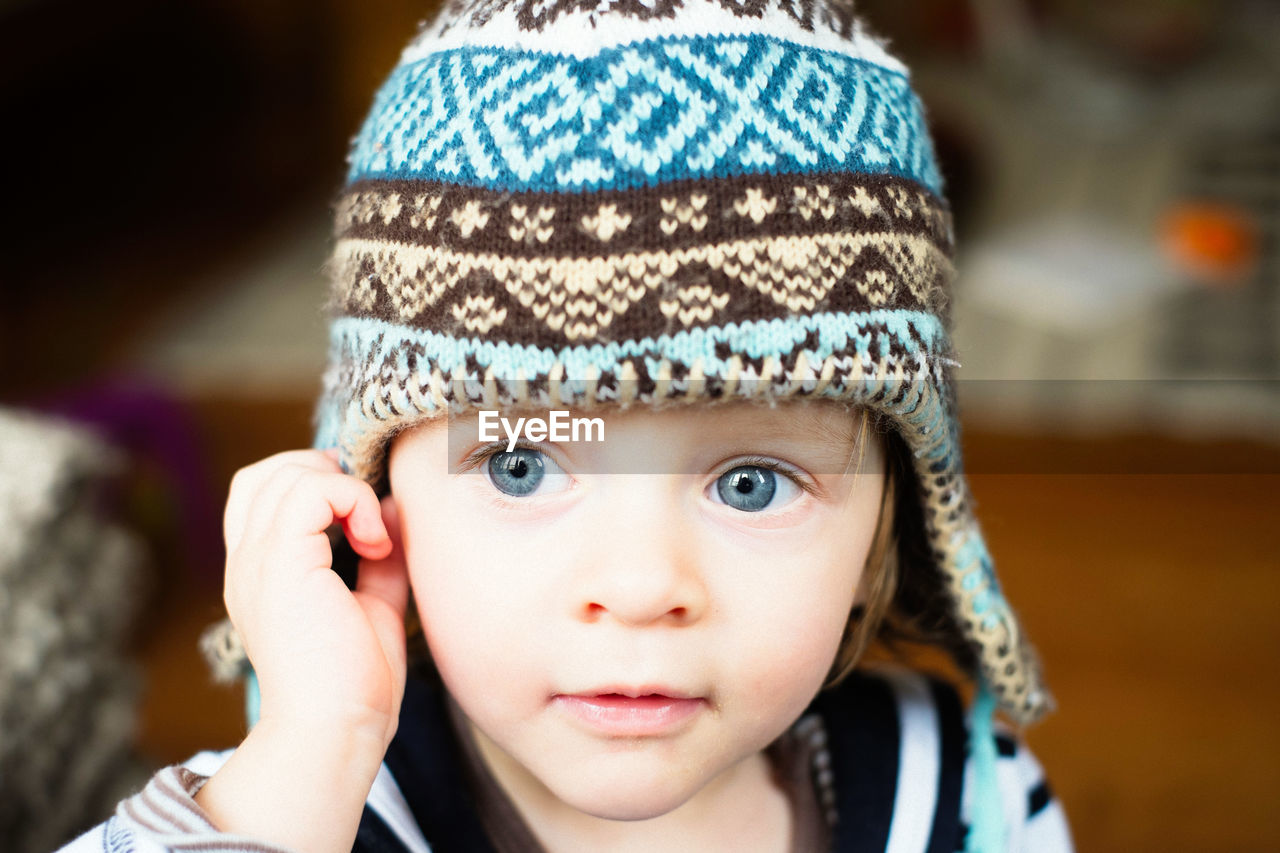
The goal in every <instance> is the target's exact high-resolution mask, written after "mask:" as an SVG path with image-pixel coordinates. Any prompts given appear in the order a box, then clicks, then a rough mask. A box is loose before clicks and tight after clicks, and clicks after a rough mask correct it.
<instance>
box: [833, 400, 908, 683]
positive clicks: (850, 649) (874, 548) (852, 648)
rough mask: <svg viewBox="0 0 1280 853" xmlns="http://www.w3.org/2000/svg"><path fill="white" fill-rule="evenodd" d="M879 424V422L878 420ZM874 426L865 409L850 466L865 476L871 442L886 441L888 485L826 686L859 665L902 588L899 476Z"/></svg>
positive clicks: (883, 467)
mask: <svg viewBox="0 0 1280 853" xmlns="http://www.w3.org/2000/svg"><path fill="white" fill-rule="evenodd" d="M875 423H876V424H877V425H878V422H875ZM872 425H873V418H872V417H871V416H870V415H869V414H868V413H867V412H866V411H865V410H864V411H863V412H862V413H861V423H860V425H859V427H858V439H857V447H856V450H855V454H854V456H853V457H851V459H850V467H855V468H856V471H855V475H856V476H861V475H862V473H863V472H862V463H863V461H864V460H865V458H866V445H867V441H868V440H871V439H873V438H874V440H877V441H881V442H882V447H881V454H880V457H881V462H882V465H881V471H880V472H879V473H881V474H882V475H883V476H884V487H883V488H882V489H881V491H880V513H879V517H878V518H877V519H876V529H875V532H874V533H873V534H872V538H871V549H870V550H869V551H868V552H867V559H866V563H865V564H864V566H863V570H862V574H861V576H860V577H859V579H858V585H859V587H860V588H861V589H862V592H863V595H862V601H861V602H860V603H858V604H855V605H854V606H853V609H852V610H850V612H849V619H848V621H847V622H846V623H845V627H844V635H843V637H841V640H840V647H839V649H838V650H837V651H836V657H835V661H834V662H833V663H832V665H831V672H830V673H829V674H828V676H827V681H826V684H825V685H824V687H831V686H833V685H835V684H838V683H839V682H840V681H841V680H842V679H844V678H845V677H846V676H847V675H848V674H849V673H850V672H852V671H853V670H854V669H855V668H856V667H857V665H858V663H859V662H860V661H861V660H862V658H863V657H864V656H865V655H866V653H867V649H869V648H870V647H871V644H872V642H873V641H874V640H875V639H876V637H877V635H878V634H879V632H880V628H881V626H882V625H883V624H884V623H885V619H886V617H887V616H888V615H889V610H890V608H891V606H892V604H893V599H894V596H895V594H896V593H897V590H898V574H899V563H898V548H897V543H898V537H897V535H896V531H895V525H894V520H895V515H896V513H895V506H896V504H897V500H896V498H897V489H896V487H895V482H896V480H897V477H896V476H895V474H894V471H893V466H892V465H890V459H889V452H890V448H889V447H888V443H887V442H883V441H882V439H880V435H879V432H880V431H879V430H878V429H872Z"/></svg>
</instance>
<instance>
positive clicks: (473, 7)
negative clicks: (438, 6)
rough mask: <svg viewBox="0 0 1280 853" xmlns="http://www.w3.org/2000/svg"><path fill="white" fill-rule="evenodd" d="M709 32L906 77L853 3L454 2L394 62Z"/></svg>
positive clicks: (566, 50)
mask: <svg viewBox="0 0 1280 853" xmlns="http://www.w3.org/2000/svg"><path fill="white" fill-rule="evenodd" d="M584 32H589V33H590V34H591V35H590V38H583V37H582V34H583V33H584ZM710 35H718V36H751V35H768V36H774V37H776V38H781V39H786V40H788V41H793V42H796V43H798V44H805V45H809V46H811V47H815V48H819V49H822V50H831V51H836V52H838V53H841V54H844V55H845V56H851V57H855V58H858V59H863V60H866V61H868V62H872V63H875V64H876V65H879V66H880V67H882V68H885V69H887V70H889V71H895V72H897V73H899V74H904V75H905V74H906V73H907V69H906V67H905V66H904V65H903V64H902V63H901V62H900V61H899V60H898V59H897V58H895V57H893V56H891V55H890V54H889V53H888V52H887V51H886V50H885V49H884V46H883V45H882V44H881V43H880V41H879V40H877V39H876V38H874V37H873V36H871V35H869V34H868V33H867V32H866V31H865V30H864V29H863V27H862V22H861V21H860V20H859V19H858V18H857V16H855V15H854V14H853V4H852V3H845V2H836V3H824V2H815V0H453V2H450V3H448V4H447V6H446V9H445V13H444V14H443V15H441V16H440V17H439V18H438V19H436V21H435V22H434V23H433V24H432V25H431V26H428V27H426V28H425V29H424V30H423V32H422V34H421V35H420V36H419V37H418V38H417V39H415V40H414V41H413V42H411V43H410V44H409V46H408V47H407V48H406V49H405V52H404V55H403V56H402V57H401V59H400V61H401V63H409V62H413V61H415V60H417V59H420V58H422V57H423V56H426V55H428V54H431V53H436V52H439V51H442V50H452V49H454V48H458V47H500V48H507V49H514V48H518V49H520V50H535V51H538V52H541V53H551V54H556V55H557V56H575V57H579V58H581V57H584V56H590V55H591V54H593V53H595V52H596V51H598V50H600V49H601V48H605V47H616V46H618V45H620V44H631V43H632V42H637V41H644V40H646V39H658V38H687V37H692V38H706V37H708V36H710Z"/></svg>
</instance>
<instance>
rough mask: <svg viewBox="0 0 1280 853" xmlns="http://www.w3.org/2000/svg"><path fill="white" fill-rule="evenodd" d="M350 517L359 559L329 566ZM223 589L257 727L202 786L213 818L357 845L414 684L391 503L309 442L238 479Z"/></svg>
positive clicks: (276, 835) (284, 838)
mask: <svg viewBox="0 0 1280 853" xmlns="http://www.w3.org/2000/svg"><path fill="white" fill-rule="evenodd" d="M334 522H341V523H342V528H343V530H344V532H345V533H346V535H347V539H348V540H349V541H350V542H351V545H352V547H353V548H354V549H355V551H356V553H357V554H359V555H360V556H361V557H363V558H364V559H362V560H361V561H360V567H359V578H358V580H357V582H356V589H355V591H354V592H352V591H350V590H348V589H347V587H346V585H345V584H344V583H343V582H342V579H341V578H339V577H338V575H337V574H336V573H334V571H333V570H332V568H331V565H332V563H333V553H332V550H331V549H330V547H329V539H328V537H327V536H326V535H325V530H326V528H328V527H329V526H330V525H332V524H333V523H334ZM224 531H225V534H226V540H227V577H226V587H225V589H224V592H223V597H224V598H225V599H226V603H227V612H228V613H229V614H230V616H231V621H232V623H233V624H234V625H235V626H236V629H237V630H238V631H239V632H240V637H241V639H242V640H243V641H244V645H245V651H246V652H248V655H249V661H250V662H251V663H252V664H253V667H254V670H255V671H256V672H257V675H258V684H259V686H260V688H261V691H262V704H261V714H260V716H259V719H258V723H257V725H255V726H254V727H253V729H252V730H251V731H250V732H249V735H248V736H247V737H246V738H245V739H244V742H243V743H241V744H240V746H239V748H238V749H236V751H235V753H234V754H232V755H231V757H230V758H229V759H227V762H226V763H225V764H224V765H223V766H222V768H221V769H220V770H219V771H218V772H217V773H215V774H214V775H213V777H212V778H210V779H209V780H208V781H207V782H206V783H205V784H204V786H203V787H202V788H201V789H200V790H199V792H197V794H196V797H195V799H196V803H197V804H198V805H199V806H200V807H201V808H202V809H204V811H205V814H206V815H207V816H208V817H209V819H210V820H211V821H212V822H213V824H214V826H216V827H218V828H219V829H220V830H222V831H224V832H232V833H236V834H240V835H243V836H246V837H251V838H256V839H259V840H262V841H267V842H270V843H273V844H278V845H280V846H283V847H287V848H290V849H295V850H306V851H309V853H318V851H335V853H338V851H346V850H350V849H351V846H352V844H353V843H354V841H355V836H356V829H357V827H358V826H359V824H360V815H361V813H362V811H363V810H364V801H365V797H367V796H368V794H369V789H370V787H371V786H372V785H373V780H374V777H375V776H376V775H377V772H378V767H379V765H381V763H382V758H383V756H384V755H385V754H386V751H387V746H388V745H389V744H390V742H391V737H392V735H394V734H395V730H396V721H397V717H398V715H399V712H400V701H401V699H402V698H403V696H404V681H405V638H404V611H405V605H406V602H407V600H408V597H409V581H408V577H407V575H406V570H405V566H404V561H403V559H402V557H401V548H400V545H399V531H398V530H397V525H396V518H395V510H394V505H393V504H392V503H391V501H390V500H389V499H388V500H386V501H384V502H383V503H382V505H381V507H380V506H379V504H378V499H377V496H376V495H374V493H373V489H372V488H370V487H369V485H368V484H366V483H364V482H363V481H361V480H357V479H356V478H354V477H350V476H348V475H346V474H343V473H342V471H341V469H340V468H339V467H338V463H337V458H336V455H335V454H334V453H333V452H321V451H318V450H300V451H293V452H290V453H281V454H279V455H277V456H272V457H271V458H269V459H265V460H263V461H261V462H259V463H257V464H256V465H250V466H249V467H248V468H244V469H243V470H241V471H240V472H239V473H237V474H236V476H235V479H234V480H232V482H231V495H230V497H229V498H228V499H227V513H226V519H225V523H224Z"/></svg>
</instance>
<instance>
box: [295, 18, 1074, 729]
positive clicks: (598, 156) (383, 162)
mask: <svg viewBox="0 0 1280 853" xmlns="http://www.w3.org/2000/svg"><path fill="white" fill-rule="evenodd" d="M941 183H942V182H941V178H940V174H939V171H938V168H937V164H936V160H935V157H934V153H933V147H932V142H931V141H930V139H929V135H928V132H927V127H926V124H925V120H924V113H923V109H922V108H921V106H920V103H919V101H918V99H917V97H916V95H915V93H914V92H913V91H912V90H911V87H910V84H909V79H908V76H907V71H906V69H905V68H904V67H903V66H902V65H901V63H900V62H898V61H897V60H896V59H894V58H892V57H890V56H889V55H888V54H887V53H886V52H885V51H884V49H883V47H882V46H881V45H880V43H879V42H877V41H876V40H875V39H873V38H871V37H870V36H868V35H867V34H866V33H865V32H864V31H863V29H862V27H861V25H860V23H859V22H858V20H857V19H856V18H854V17H853V16H852V13H851V12H850V11H849V10H848V9H846V8H844V7H842V6H838V5H836V4H835V3H829V2H822V0H806V2H803V3H801V2H799V0H794V2H793V0H742V2H738V0H656V2H652V3H644V2H640V0H617V2H611V3H610V2H606V3H599V2H595V0H593V2H590V3H587V2H584V0H542V2H532V0H454V2H450V3H449V4H448V5H447V6H446V9H445V11H444V13H443V14H442V15H441V16H440V17H439V18H438V19H436V21H435V22H434V23H433V24H431V25H430V26H428V27H427V28H425V29H424V30H423V31H422V32H421V33H420V34H419V35H418V37H417V38H416V39H415V40H414V41H413V42H412V43H411V44H410V45H409V47H408V48H407V49H406V50H405V52H404V54H403V55H402V57H401V61H400V64H399V65H398V67H397V68H396V69H395V70H394V71H393V72H392V73H391V75H390V77H389V78H388V80H387V81H386V83H385V84H384V85H383V87H382V88H381V89H380V90H379V93H378V95H377V96H376V97H375V101H374V105H373V108H372V110H371V112H370V114H369V116H368V118H367V119H366V121H365V124H364V126H363V128H362V129H361V131H360V133H359V134H358V135H357V137H356V139H355V140H354V143H353V147H352V151H351V155H350V169H349V171H348V181H347V186H346V187H345V189H344V191H343V194H342V196H341V198H340V199H339V202H338V204H337V209H336V221H335V248H334V254H333V258H332V261H331V263H330V273H331V276H332V289H331V296H330V308H331V310H332V313H333V321H332V324H331V333H330V355H329V369H328V371H327V373H326V377H325V391H324V394H323V396H322V398H321V400H320V403H319V406H318V409H317V423H318V428H317V435H316V444H317V446H333V445H336V446H338V447H339V448H340V449H341V453H342V460H343V464H344V465H345V466H346V468H347V469H348V470H349V471H351V472H352V473H353V474H356V475H357V476H360V477H363V478H364V479H366V480H368V481H370V482H374V483H378V482H380V480H381V478H382V477H383V476H384V473H385V454H386V444H387V441H388V440H389V438H390V437H391V436H392V435H394V434H395V432H396V431H398V430H400V429H403V428H405V427H407V426H409V425H412V424H413V423H415V422H417V421H420V420H422V419H423V418H430V417H439V416H445V415H448V414H456V413H462V412H465V411H467V410H470V409H474V408H485V409H520V408H535V407H536V408H542V409H546V408H551V407H560V406H566V407H575V406H576V407H588V406H597V405H605V404H612V405H620V406H630V405H651V406H656V405H672V404H696V403H699V402H702V403H706V402H708V401H713V400H734V399H757V400H770V401H784V400H788V399H794V398H800V397H811V398H825V399H832V400H839V401H844V402H846V403H852V404H855V405H859V406H863V407H866V408H868V409H872V410H875V411H878V412H881V413H883V414H884V415H885V416H887V418H888V420H889V421H890V422H891V423H892V424H893V425H894V426H895V427H896V429H897V430H898V431H899V432H900V433H901V435H902V437H903V439H904V440H905V443H906V444H907V446H908V447H909V448H910V449H911V451H912V454H913V457H914V467H915V472H916V476H917V479H918V481H919V487H920V488H919V492H920V494H921V498H922V507H921V511H922V513H923V516H924V521H925V527H926V531H927V535H928V537H929V540H930V542H929V544H930V545H931V548H932V552H933V555H934V558H935V561H936V564H937V567H938V569H939V571H940V573H941V576H942V578H943V579H944V582H945V583H946V588H947V593H948V595H949V597H950V598H951V600H952V602H953V607H954V614H955V617H956V622H957V624H958V625H960V626H961V629H962V631H963V632H964V634H965V637H966V639H967V640H968V641H969V643H970V644H971V645H972V646H973V647H974V651H975V653H976V657H977V659H978V661H979V667H980V671H979V672H977V673H975V675H977V676H979V677H980V678H982V679H983V680H984V681H985V682H986V683H987V684H988V685H990V687H991V689H992V691H993V693H994V694H995V695H996V696H997V698H998V699H999V701H1000V703H1001V707H1002V708H1003V709H1004V710H1005V712H1006V713H1008V714H1009V716H1010V717H1012V718H1013V719H1014V720H1016V721H1019V722H1027V721H1030V720H1032V719H1034V718H1035V717H1037V716H1039V715H1040V714H1041V713H1043V712H1044V711H1045V710H1047V708H1048V706H1049V701H1050V700H1049V697H1048V694H1047V692H1046V691H1045V690H1044V688H1043V685H1042V684H1041V682H1040V675H1039V669H1038V665H1037V662H1036V659H1035V655H1034V652H1033V651H1032V649H1031V647H1030V645H1029V644H1028V643H1026V642H1025V641H1024V640H1023V638H1022V636H1021V631H1020V629H1019V627H1018V623H1017V619H1016V616H1015V615H1014V613H1013V611H1012V610H1011V609H1010V607H1009V606H1008V603H1007V602H1006V601H1005V599H1004V597H1003V595H1002V594H1001V592H1000V587H999V583H998V581H997V579H996V576H995V571H994V567H993V564H992V562H991V558H990V556H989V554H988V553H987V549H986V546H985V544H984V541H983V538H982V534H981V531H980V530H979V528H978V525H977V522H976V520H975V518H974V516H973V512H972V504H971V500H970V497H969V494H968V489H967V486H966V484H965V479H964V476H963V469H962V464H961V458H960V449H959V438H958V433H957V420H956V415H955V408H954V383H953V381H952V378H951V373H952V368H953V367H954V364H955V363H954V361H953V360H952V353H951V345H950V338H949V335H948V316H947V302H948V294H949V288H950V281H951V279H952V276H953V270H952V263H951V258H952V255H953V250H954V248H953V243H952V229H951V218H950V211H949V209H948V207H947V204H946V202H945V200H944V198H943V196H942V187H941Z"/></svg>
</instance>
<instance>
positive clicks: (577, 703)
mask: <svg viewBox="0 0 1280 853" xmlns="http://www.w3.org/2000/svg"><path fill="white" fill-rule="evenodd" d="M551 701H552V705H553V706H555V707H556V708H558V709H559V710H560V711H562V712H564V713H565V714H567V715H568V716H569V718H570V719H571V720H573V721H574V722H575V723H577V724H578V725H580V726H583V727H585V728H587V729H588V730H589V731H592V732H593V733H597V734H603V735H606V736H609V737H633V738H634V737H656V736H663V735H672V734H675V733H676V732H678V731H680V730H681V729H683V728H684V727H685V726H687V725H689V724H690V723H692V721H693V719H694V718H695V717H696V716H697V715H698V714H699V713H700V712H701V711H702V710H704V709H705V708H707V707H708V703H707V701H706V699H704V698H702V697H699V696H694V695H691V694H689V693H687V692H684V691H680V690H675V689H672V688H669V687H608V688H604V689H601V690H590V691H585V692H582V693H559V694H556V695H555V696H553V697H552V700H551Z"/></svg>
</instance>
